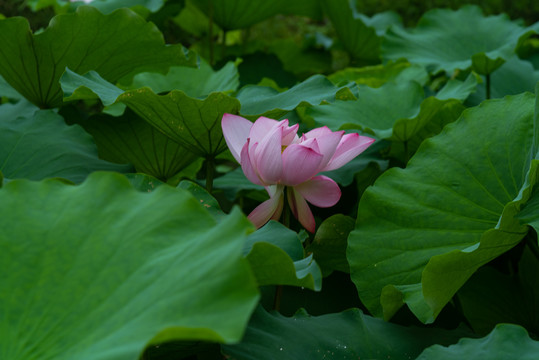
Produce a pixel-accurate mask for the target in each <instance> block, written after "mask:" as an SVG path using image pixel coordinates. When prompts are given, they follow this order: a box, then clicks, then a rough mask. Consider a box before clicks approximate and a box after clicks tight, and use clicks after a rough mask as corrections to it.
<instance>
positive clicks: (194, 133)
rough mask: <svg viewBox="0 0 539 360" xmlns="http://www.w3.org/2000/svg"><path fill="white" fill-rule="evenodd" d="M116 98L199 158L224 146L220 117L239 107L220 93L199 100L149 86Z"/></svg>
mask: <svg viewBox="0 0 539 360" xmlns="http://www.w3.org/2000/svg"><path fill="white" fill-rule="evenodd" d="M117 101H120V102H122V103H124V104H126V105H127V106H128V107H129V108H131V109H132V110H133V111H134V112H135V113H137V114H138V115H139V116H140V117H142V118H143V119H144V120H146V121H147V122H148V123H149V124H150V125H152V126H153V127H155V128H157V129H158V130H159V131H161V132H162V133H163V134H165V135H166V136H168V137H169V138H171V139H172V140H175V141H176V142H178V143H179V144H180V145H182V146H184V147H185V148H187V149H188V150H189V151H190V152H192V153H194V154H196V155H199V156H203V157H215V156H216V155H218V154H219V153H221V152H223V151H224V150H226V149H227V146H226V143H225V140H224V138H223V132H222V130H221V118H222V117H223V114H224V113H231V114H237V113H238V112H239V109H240V102H239V101H238V100H237V99H235V98H232V97H230V96H227V95H225V94H224V93H211V94H210V95H209V96H208V97H207V98H205V99H204V100H199V99H195V98H192V97H189V96H188V95H186V94H185V93H184V92H183V91H177V90H174V91H171V92H170V93H168V94H167V95H157V94H155V93H154V92H152V91H151V90H150V89H149V88H142V89H137V90H129V91H127V92H125V93H124V94H122V95H121V96H120V97H118V99H117Z"/></svg>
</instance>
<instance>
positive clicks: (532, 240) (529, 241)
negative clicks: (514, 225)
mask: <svg viewBox="0 0 539 360" xmlns="http://www.w3.org/2000/svg"><path fill="white" fill-rule="evenodd" d="M526 245H528V247H529V248H530V251H531V253H532V254H533V256H535V258H536V259H537V260H539V246H538V245H537V238H536V237H535V236H530V235H529V233H528V235H526Z"/></svg>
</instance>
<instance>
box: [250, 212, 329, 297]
mask: <svg viewBox="0 0 539 360" xmlns="http://www.w3.org/2000/svg"><path fill="white" fill-rule="evenodd" d="M243 251H244V254H246V258H247V260H248V261H249V263H250V264H251V268H252V269H253V273H254V275H255V277H256V279H257V282H258V285H259V286H263V285H291V286H302V287H305V288H308V289H312V290H315V291H320V289H321V288H322V273H321V272H320V268H319V267H318V264H317V263H316V261H314V260H313V257H312V255H310V256H307V257H305V258H304V255H303V246H302V245H301V242H300V239H299V237H298V234H297V233H295V232H294V231H292V230H290V229H287V228H286V227H285V226H284V225H281V224H280V223H278V222H275V221H270V222H269V223H268V224H266V225H265V226H264V227H262V228H260V229H259V230H257V231H256V232H255V233H253V234H251V235H249V237H248V238H247V241H246V244H245V245H244V250H243Z"/></svg>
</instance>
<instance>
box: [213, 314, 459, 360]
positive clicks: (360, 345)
mask: <svg viewBox="0 0 539 360" xmlns="http://www.w3.org/2000/svg"><path fill="white" fill-rule="evenodd" d="M462 335H463V332H462V331H459V330H457V331H453V332H450V331H447V330H441V329H435V328H432V329H421V328H407V327H404V326H400V325H396V324H391V323H388V322H385V321H383V320H380V319H375V318H373V317H370V316H367V315H364V314H363V313H362V312H361V311H360V310H358V309H351V310H346V311H344V312H341V313H335V314H328V315H322V316H311V315H309V314H307V312H306V311H305V310H303V309H301V310H299V311H298V312H297V313H296V314H295V315H294V316H292V317H285V316H283V315H281V314H279V313H274V312H273V313H268V312H266V311H265V310H264V309H263V308H262V307H261V306H259V307H258V308H257V310H256V311H255V313H254V314H253V317H252V318H251V320H250V322H249V326H248V328H247V331H246V333H245V336H244V338H243V339H242V341H241V343H239V344H237V345H225V346H222V349H223V353H224V354H225V355H226V356H228V358H229V359H233V360H274V359H286V360H292V359H313V360H318V359H320V360H322V359H343V360H344V359H389V358H390V359H396V360H407V359H414V358H415V357H416V356H417V355H418V354H420V353H421V351H422V350H423V349H424V348H426V347H428V346H430V345H432V344H435V343H438V344H445V345H449V344H453V343H455V341H457V339H458V338H459V336H462Z"/></svg>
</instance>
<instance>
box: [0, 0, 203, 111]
mask: <svg viewBox="0 0 539 360" xmlns="http://www.w3.org/2000/svg"><path fill="white" fill-rule="evenodd" d="M194 63H195V57H194V56H193V55H192V54H188V53H187V52H186V50H185V49H184V48H183V47H182V46H181V45H172V46H165V44H164V41H163V35H162V34H161V33H160V32H159V30H158V29H157V28H156V27H155V25H153V24H152V23H148V22H146V21H144V19H142V18H141V17H139V16H138V15H136V14H135V13H133V12H132V11H130V10H128V9H120V10H117V11H115V12H113V13H112V14H110V15H103V14H101V13H100V12H99V11H98V10H96V9H94V8H92V7H88V6H81V7H79V8H78V9H77V11H76V12H75V13H72V14H63V15H58V16H56V17H55V18H53V20H52V21H51V23H50V25H49V27H48V28H47V29H45V31H43V32H41V33H39V34H35V35H34V34H32V32H31V30H30V26H29V25H28V21H27V20H26V19H24V18H20V17H14V18H9V19H5V20H2V21H0V75H2V76H3V77H4V79H5V80H6V81H7V82H8V83H9V84H10V85H11V86H13V88H15V90H17V91H18V92H19V93H21V94H22V95H23V96H24V97H26V98H27V99H28V100H30V101H31V102H32V103H34V104H36V105H38V106H40V107H57V106H60V105H61V104H62V90H61V88H60V85H59V83H58V81H59V79H60V76H61V75H62V73H63V72H64V70H65V68H66V67H69V68H70V69H71V70H73V71H75V72H77V73H86V72H88V71H89V70H95V71H97V72H98V73H99V74H100V75H101V76H102V77H103V78H105V79H106V80H108V81H110V82H112V83H116V82H117V81H118V80H120V79H122V78H128V77H130V76H132V75H134V73H136V72H140V71H166V69H168V67H169V66H172V65H191V66H193V65H194Z"/></svg>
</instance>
